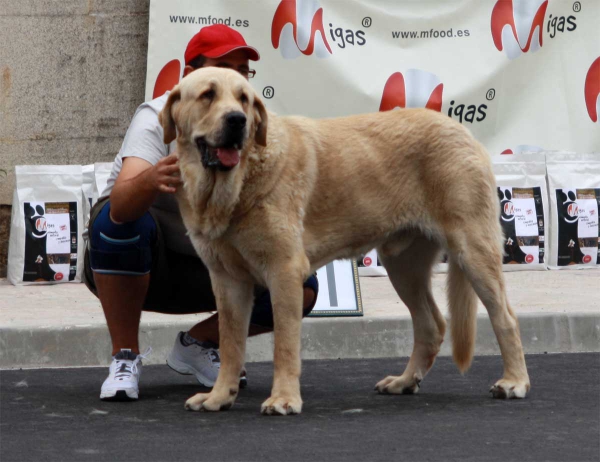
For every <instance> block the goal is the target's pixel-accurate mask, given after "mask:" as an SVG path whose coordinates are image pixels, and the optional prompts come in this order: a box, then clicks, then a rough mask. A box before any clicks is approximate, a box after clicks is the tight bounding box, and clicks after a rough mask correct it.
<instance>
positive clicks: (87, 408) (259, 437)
mask: <svg viewBox="0 0 600 462" xmlns="http://www.w3.org/2000/svg"><path fill="white" fill-rule="evenodd" d="M406 361H407V360H406V358H403V359H401V360H398V359H369V360H315V361H305V362H304V368H303V377H302V393H303V399H304V409H303V413H302V414H301V415H298V416H287V417H268V416H262V415H260V413H259V409H260V405H261V403H262V401H263V400H264V399H266V398H267V397H268V395H269V391H270V382H271V377H272V364H271V363H250V364H248V365H247V367H248V377H249V387H248V388H247V389H245V390H241V392H240V396H239V397H238V400H237V402H236V404H235V405H234V406H233V408H232V409H231V410H229V411H225V412H220V413H216V414H213V413H203V412H201V413H198V412H189V411H185V410H184V409H183V404H184V401H185V399H186V398H188V397H189V396H191V395H193V394H194V393H196V392H198V391H201V388H200V387H199V386H198V384H197V383H196V382H195V379H193V378H192V377H190V376H181V375H178V374H176V373H175V372H173V371H171V370H170V369H168V367H167V366H166V365H165V366H146V367H145V368H144V370H143V375H142V382H141V396H140V400H139V401H137V402H130V403H107V402H102V401H100V400H99V398H98V395H99V391H100V385H101V384H102V381H103V380H104V378H105V376H106V374H107V369H106V368H83V369H38V370H13V371H2V372H1V373H0V392H1V398H0V460H2V462H7V461H21V462H22V461H38V460H39V461H41V460H44V461H88V460H89V461H138V460H143V461H146V462H149V461H167V460H177V461H187V460H196V461H205V460H206V461H229V460H243V461H284V460H285V461H296V460H299V461H321V460H326V461H328V462H329V461H336V460H345V461H370V460H397V461H400V460H402V461H450V460H461V461H503V462H507V461H541V460H545V461H598V460H599V459H600V422H599V421H600V354H597V353H581V354H554V355H552V354H549V355H529V356H527V365H528V369H529V374H530V377H531V383H532V390H531V393H530V396H529V397H528V398H527V399H525V400H510V401H503V400H495V399H492V398H491V397H490V395H489V393H488V389H489V388H490V386H491V385H492V384H493V383H494V382H495V380H496V379H498V378H500V376H501V373H502V362H501V359H500V357H499V356H487V357H477V358H475V360H474V362H473V366H472V368H471V370H470V371H469V372H468V373H467V374H466V375H465V376H461V375H460V374H459V373H458V371H457V369H456V367H455V366H454V365H453V364H452V362H451V360H450V359H449V358H439V359H438V360H437V362H436V364H435V365H434V367H433V370H432V371H431V372H430V374H429V375H428V376H427V377H426V379H425V380H424V381H423V383H422V389H421V391H420V393H419V394H417V395H403V396H390V395H378V394H377V393H376V392H374V391H373V387H374V385H375V383H376V382H377V381H379V380H380V379H381V378H383V377H384V376H386V375H389V374H394V375H397V374H398V372H400V371H401V370H402V369H403V367H404V365H405V364H406Z"/></svg>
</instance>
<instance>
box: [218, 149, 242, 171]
mask: <svg viewBox="0 0 600 462" xmlns="http://www.w3.org/2000/svg"><path fill="white" fill-rule="evenodd" d="M217 157H218V158H219V160H220V161H221V163H222V164H223V165H224V166H225V167H235V166H236V165H237V164H238V163H239V162H240V151H238V150H237V149H233V148H217Z"/></svg>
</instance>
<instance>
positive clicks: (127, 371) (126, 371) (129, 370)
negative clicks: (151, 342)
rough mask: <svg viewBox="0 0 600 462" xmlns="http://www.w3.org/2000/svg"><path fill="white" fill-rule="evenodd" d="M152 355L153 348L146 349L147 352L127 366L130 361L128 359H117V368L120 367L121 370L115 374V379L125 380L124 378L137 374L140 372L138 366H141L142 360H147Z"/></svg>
mask: <svg viewBox="0 0 600 462" xmlns="http://www.w3.org/2000/svg"><path fill="white" fill-rule="evenodd" d="M150 353H152V347H148V348H147V349H146V351H144V352H143V353H140V354H139V355H137V356H136V358H135V359H134V360H133V361H132V362H131V364H127V363H128V362H129V361H131V360H128V359H117V360H116V361H117V367H119V366H120V369H118V370H117V371H116V373H115V379H119V378H122V377H123V378H124V377H129V376H131V375H132V374H135V373H136V372H137V370H138V367H137V365H138V364H139V362H140V361H141V360H142V359H146V358H147V357H148V356H150Z"/></svg>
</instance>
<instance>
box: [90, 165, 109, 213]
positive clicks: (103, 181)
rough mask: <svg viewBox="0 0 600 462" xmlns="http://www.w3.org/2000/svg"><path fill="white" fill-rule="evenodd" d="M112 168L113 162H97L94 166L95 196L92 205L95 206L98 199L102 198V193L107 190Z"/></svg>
mask: <svg viewBox="0 0 600 462" xmlns="http://www.w3.org/2000/svg"><path fill="white" fill-rule="evenodd" d="M112 168H113V163H112V162H96V163H95V164H94V194H93V200H92V205H94V204H95V203H96V202H97V201H98V199H99V198H100V197H102V193H103V192H104V190H105V189H106V185H107V183H108V179H109V177H110V172H111V171H112Z"/></svg>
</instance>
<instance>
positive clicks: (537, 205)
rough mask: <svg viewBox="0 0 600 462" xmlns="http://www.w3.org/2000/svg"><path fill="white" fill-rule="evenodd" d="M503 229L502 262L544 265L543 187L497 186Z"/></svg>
mask: <svg viewBox="0 0 600 462" xmlns="http://www.w3.org/2000/svg"><path fill="white" fill-rule="evenodd" d="M498 198H499V200H500V223H501V224H502V230H503V231H504V253H505V255H504V259H503V263H504V264H543V263H544V255H545V240H546V239H545V223H544V206H543V202H542V188H541V187H533V188H513V187H510V186H498Z"/></svg>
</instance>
